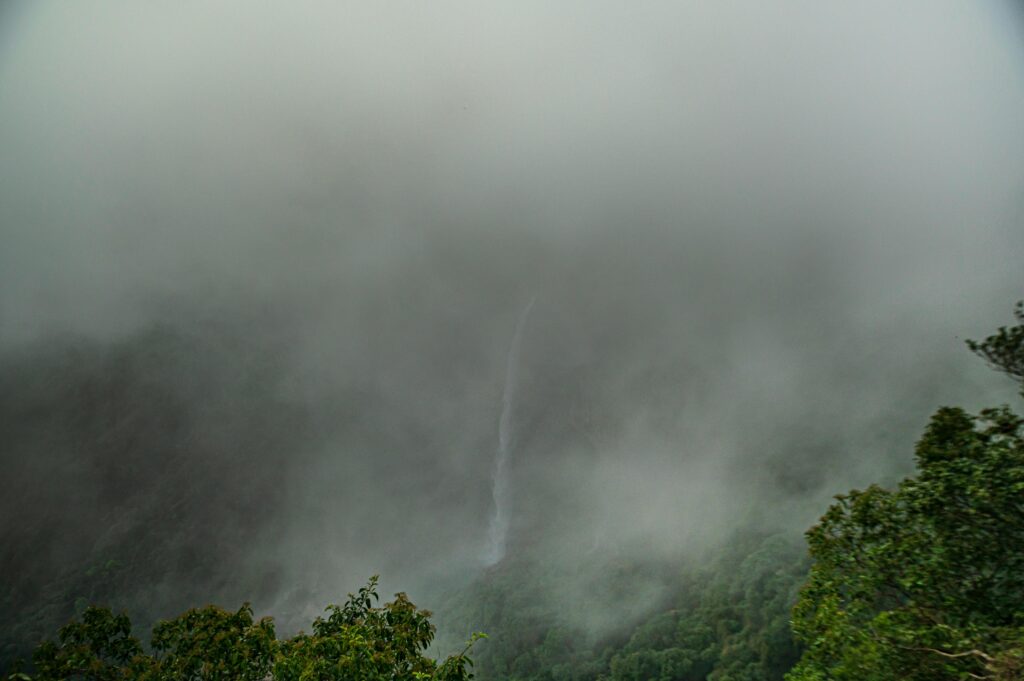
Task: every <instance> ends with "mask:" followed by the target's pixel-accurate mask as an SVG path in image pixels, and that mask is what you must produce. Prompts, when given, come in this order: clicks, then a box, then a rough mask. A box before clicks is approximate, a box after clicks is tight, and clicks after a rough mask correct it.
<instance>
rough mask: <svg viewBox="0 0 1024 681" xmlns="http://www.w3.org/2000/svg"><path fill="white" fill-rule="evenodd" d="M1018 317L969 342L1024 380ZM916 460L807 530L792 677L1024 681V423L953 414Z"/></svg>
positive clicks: (939, 417)
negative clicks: (801, 647) (799, 650)
mask: <svg viewBox="0 0 1024 681" xmlns="http://www.w3.org/2000/svg"><path fill="white" fill-rule="evenodd" d="M1016 315H1017V319H1018V320H1019V321H1020V322H1022V325H1019V326H1017V327H1013V328H1006V327H1004V328H1001V329H999V331H998V332H997V333H996V334H995V335H993V336H990V337H988V338H987V339H985V340H984V341H982V342H973V341H972V342H970V343H969V346H970V348H971V349H972V350H973V351H975V352H976V353H977V354H979V355H981V356H982V357H984V358H985V359H986V360H987V361H988V362H989V363H990V364H991V365H992V366H994V367H995V368H997V369H999V370H1001V371H1003V372H1004V373H1006V374H1007V375H1009V376H1010V377H1012V378H1014V379H1016V380H1019V381H1020V380H1024V308H1022V305H1020V304H1018V306H1017V308H1016ZM1022 394H1024V392H1022ZM916 464H917V475H916V476H915V477H912V478H908V479H906V480H904V481H903V482H902V483H900V485H899V487H898V488H897V489H896V490H892V491H890V490H885V489H882V488H881V487H878V486H876V485H873V486H871V487H869V488H868V489H866V490H863V491H859V490H854V491H852V492H850V493H849V494H846V495H841V496H838V497H836V499H837V501H836V503H835V504H833V505H832V506H831V507H830V508H829V509H828V511H827V512H826V513H825V515H824V516H823V517H822V518H821V521H820V522H819V523H818V524H817V525H816V526H814V527H812V528H811V529H810V530H809V531H808V532H807V540H808V543H809V546H810V553H811V557H812V558H813V560H814V563H813V565H812V568H811V572H810V576H809V579H808V581H807V583H806V584H805V586H804V587H803V589H802V591H801V595H800V599H799V601H798V603H797V605H796V607H795V609H794V613H793V616H794V620H793V629H794V632H795V634H796V636H797V638H798V639H799V640H801V641H802V642H803V643H804V644H805V645H806V650H805V653H804V655H803V657H802V658H801V660H800V662H799V663H798V664H797V666H796V667H795V668H794V669H793V670H792V671H791V672H790V673H789V674H788V675H787V677H786V678H787V679H788V680H789V681H811V680H822V679H836V680H844V679H850V680H854V679H856V680H857V681H871V680H873V679H877V680H879V681H881V680H883V679H884V680H889V679H909V680H913V681H926V680H927V681H930V680H938V679H1021V678H1024V419H1022V418H1021V417H1019V416H1017V415H1016V414H1014V413H1013V412H1011V411H1010V410H1009V408H1007V407H1001V408H998V409H987V410H984V411H982V412H981V413H980V414H978V415H976V416H973V415H970V414H968V413H966V412H965V411H963V410H962V409H958V408H948V407H947V408H943V409H940V410H939V411H938V412H937V413H936V414H935V415H934V416H933V417H932V419H931V423H930V424H929V426H928V428H927V429H926V431H925V434H924V436H923V437H922V438H921V440H920V441H919V442H918V444H917V448H916Z"/></svg>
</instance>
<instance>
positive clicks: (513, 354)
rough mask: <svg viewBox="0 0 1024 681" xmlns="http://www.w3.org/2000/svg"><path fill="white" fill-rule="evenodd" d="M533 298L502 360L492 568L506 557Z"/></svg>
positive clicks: (490, 555)
mask: <svg viewBox="0 0 1024 681" xmlns="http://www.w3.org/2000/svg"><path fill="white" fill-rule="evenodd" d="M536 300H537V299H536V298H533V299H531V300H530V302H529V304H527V306H526V309H525V310H523V313H522V314H521V315H520V316H519V322H518V323H517V324H516V330H515V333H514V334H513V335H512V343H511V345H510V346H509V349H508V357H507V358H506V360H505V389H504V391H503V393H502V396H501V418H500V419H499V420H498V448H497V450H496V451H495V453H494V470H493V473H492V476H493V477H492V488H491V494H492V497H493V499H494V511H493V514H492V515H491V524H490V527H489V529H488V540H489V541H488V550H487V555H486V557H485V560H486V563H487V564H488V565H494V564H495V563H497V562H498V561H500V560H501V559H502V558H503V557H504V556H505V540H506V535H507V534H508V524H509V517H508V502H509V498H508V494H509V481H508V457H509V454H510V450H511V449H512V446H513V445H514V444H515V443H514V441H513V430H514V424H513V418H514V413H513V412H514V407H515V393H516V379H517V377H518V376H517V375H518V373H519V346H520V345H521V344H522V340H523V328H524V327H525V326H526V320H527V319H528V318H529V316H530V310H532V309H533V304H534V302H536Z"/></svg>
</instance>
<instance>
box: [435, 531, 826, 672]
mask: <svg viewBox="0 0 1024 681" xmlns="http://www.w3.org/2000/svg"><path fill="white" fill-rule="evenodd" d="M732 539H733V540H732V541H730V542H729V543H728V548H727V549H725V550H723V551H721V552H719V553H718V555H717V556H715V557H713V558H711V559H710V560H709V561H708V562H707V563H705V564H704V565H698V564H693V565H688V566H679V565H676V566H674V570H673V572H672V574H655V573H654V572H653V571H652V570H650V569H644V568H643V567H641V565H640V564H638V563H630V562H622V563H620V564H619V565H618V566H617V567H615V569H614V570H613V571H612V572H611V573H609V574H604V575H603V576H602V581H601V582H600V586H599V587H598V588H594V589H592V590H590V592H589V593H588V595H587V596H586V597H585V598H583V599H580V600H579V601H578V602H574V603H572V604H570V606H569V607H560V608H552V606H551V605H550V602H551V595H552V594H556V593H558V590H559V589H563V590H564V589H569V588H571V586H572V585H569V584H566V583H564V582H560V581H559V580H560V579H561V580H564V579H566V578H565V576H559V575H558V574H557V573H555V574H543V573H539V571H538V570H536V569H534V570H532V571H531V570H530V568H529V567H528V566H518V565H517V566H511V567H512V569H505V570H501V571H497V572H495V573H493V574H490V575H487V576H485V578H483V579H481V580H480V581H479V582H478V583H476V584H474V585H473V586H472V587H471V588H470V589H468V590H466V591H465V592H463V593H461V594H459V595H458V596H457V598H456V601H455V602H454V603H452V604H450V605H449V611H447V612H443V613H442V614H443V615H444V616H445V617H446V618H448V619H451V620H454V621H458V622H467V623H470V626H472V627H473V628H479V629H481V630H485V631H487V632H488V640H487V641H484V642H482V643H481V645H480V647H479V649H478V651H477V655H476V662H477V670H478V673H479V676H480V678H485V679H522V680H530V681H581V680H584V679H607V680H609V681H611V680H614V681H627V680H628V681H641V680H646V679H657V680H661V679H665V680H668V679H676V680H679V681H691V680H692V681H696V680H701V679H706V678H710V679H716V680H724V679H732V680H751V681H753V680H755V679H773V678H776V679H778V678H782V674H783V673H785V671H786V670H787V669H789V668H790V667H791V666H792V665H793V664H794V663H795V661H796V659H797V657H798V654H799V653H798V650H797V648H796V644H795V643H794V641H793V639H792V636H791V635H790V631H789V619H790V616H789V610H790V608H791V607H792V605H793V603H794V601H795V599H796V594H797V590H798V589H799V587H800V584H801V583H802V582H803V580H804V578H805V576H806V574H807V572H806V570H807V561H806V557H805V550H804V548H803V546H802V545H800V544H799V542H797V541H794V540H793V538H792V537H789V536H780V535H776V536H768V537H763V536H754V535H751V536H734V537H733V538H732ZM576 577H577V578H580V577H581V575H579V574H577V575H576ZM583 578H584V579H585V578H586V577H585V576H583ZM656 582H660V583H663V584H664V585H666V587H668V588H669V589H670V591H668V593H667V595H666V597H665V600H664V602H662V603H660V604H659V606H660V607H657V608H655V609H654V611H653V612H643V613H639V614H632V615H630V614H629V613H628V611H627V608H628V607H629V605H630V601H631V600H633V599H636V598H637V597H638V595H639V594H640V593H641V592H642V591H643V590H644V588H646V587H648V586H649V585H650V584H652V583H656ZM616 603H617V604H618V610H619V612H621V613H622V616H621V618H620V619H619V620H618V621H615V622H605V623H599V622H596V621H595V618H596V617H597V616H598V615H599V614H600V613H602V612H605V611H607V610H610V609H613V608H614V607H615V604H616ZM590 613H597V614H596V615H592V614H590Z"/></svg>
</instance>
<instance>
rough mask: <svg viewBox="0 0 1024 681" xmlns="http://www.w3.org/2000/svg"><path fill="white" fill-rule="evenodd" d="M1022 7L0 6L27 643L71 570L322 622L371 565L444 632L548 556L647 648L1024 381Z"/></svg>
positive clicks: (592, 623) (14, 484)
mask: <svg viewBox="0 0 1024 681" xmlns="http://www.w3.org/2000/svg"><path fill="white" fill-rule="evenodd" d="M1022 31H1024V14H1022V12H1021V10H1020V8H1019V6H1018V5H1016V4H1014V3H1012V2H996V1H993V2H987V3H983V2H978V3H965V2H944V1H935V0H932V1H929V2H924V1H920V2H918V1H914V2H904V3H890V2H857V3H847V4H844V5H838V4H832V3H818V2H797V1H793V2H788V1H787V2H780V3H772V4H768V3H753V2H751V3H732V2H725V3H686V4H684V3H678V4H677V3H644V4H636V3H606V2H601V3H568V2H567V3H557V4H554V3H541V2H515V3H505V4H500V3H491V2H485V3H468V2H463V3H459V2H436V3H403V2H399V3H388V4H385V3H360V4H357V3H333V2H307V1H302V2H289V3H285V4H280V5H277V6H275V7H271V6H270V5H266V4H260V5H258V6H257V5H252V4H249V3H241V2H223V3H214V4H211V3H202V2H175V3H125V2H88V3H64V2H8V3H6V4H3V5H0V471H2V473H0V477H2V478H3V479H4V481H5V482H4V485H3V487H4V493H3V494H2V495H0V577H2V578H0V582H6V583H7V584H8V585H9V586H8V587H5V590H6V592H5V593H0V598H2V599H3V600H2V601H0V603H2V604H3V607H2V608H0V645H2V646H3V649H2V650H0V662H3V661H6V660H8V659H10V658H12V657H14V656H16V655H24V654H25V651H26V650H27V649H28V647H29V646H31V645H34V644H35V643H38V641H39V640H41V639H42V638H45V637H47V636H51V637H52V635H53V631H54V630H55V628H56V627H57V626H59V624H61V623H62V622H63V621H65V620H66V619H68V618H70V617H71V616H73V615H74V614H75V613H76V612H77V611H78V610H80V607H81V601H82V599H86V600H89V601H92V600H101V601H103V602H107V603H109V604H111V605H113V606H115V607H119V608H126V609H128V610H129V611H130V612H132V613H133V614H135V615H137V616H138V617H139V619H140V621H142V622H151V621H153V620H155V619H157V618H162V617H168V616H171V615H174V614H176V613H177V612H179V611H181V610H182V609H184V608H186V607H189V606H191V605H196V604H204V603H208V602H217V603H223V604H226V605H229V606H233V605H236V604H239V603H241V602H243V601H251V602H252V603H253V606H254V608H255V610H256V612H257V614H262V613H273V614H274V615H275V616H276V618H277V622H278V627H279V628H280V629H282V630H285V631H290V630H294V629H297V628H298V627H299V626H302V623H304V622H307V621H308V620H309V619H310V618H311V617H312V616H314V615H316V614H318V613H319V612H321V611H322V608H323V606H324V604H326V603H330V602H338V601H339V600H340V599H342V598H343V597H344V594H345V593H347V592H349V591H353V590H355V589H356V588H358V587H359V586H360V585H361V584H363V583H364V582H365V581H366V578H367V577H368V576H370V575H372V574H378V573H379V574H380V575H381V584H382V588H381V592H382V593H386V594H390V593H392V592H395V591H408V592H409V594H410V596H411V597H413V598H414V600H415V601H416V603H417V604H419V605H422V606H424V607H427V608H430V609H432V610H436V611H438V613H439V620H438V624H439V626H440V629H441V634H442V637H441V638H442V641H444V640H447V639H446V638H445V637H446V636H447V637H451V638H452V639H453V640H462V639H463V638H465V637H466V636H467V635H468V633H469V631H471V630H474V629H476V628H479V627H478V626H476V625H477V623H476V622H475V621H472V622H470V621H467V620H466V619H465V618H464V617H463V616H462V615H460V613H459V612H457V611H450V612H449V610H446V604H451V603H453V602H454V603H459V602H461V601H460V598H465V596H464V595H461V596H460V595H459V594H460V593H462V590H463V589H465V588H468V587H466V585H474V584H475V585H478V588H488V587H487V586H486V585H487V584H488V583H489V582H488V580H498V581H500V580H502V579H509V580H514V579H519V578H520V576H522V575H535V574H540V575H543V577H538V578H537V579H536V581H535V582H532V583H533V587H531V589H534V590H531V593H536V594H538V598H542V599H544V600H546V601H549V602H550V603H551V607H552V608H553V609H561V610H562V614H561V615H560V617H561V618H562V620H564V621H566V622H568V623H569V625H571V626H573V627H576V628H578V629H579V630H583V631H589V632H593V633H594V635H595V636H605V635H614V634H615V628H616V627H617V626H623V623H624V622H635V621H640V620H642V618H643V617H645V616H647V615H649V614H650V613H652V612H656V611H658V609H659V608H661V607H663V606H664V604H665V603H666V602H667V601H666V599H670V598H672V597H673V594H674V593H675V592H676V590H677V587H678V585H677V584H676V583H675V582H674V581H673V579H674V578H672V577H667V576H666V570H670V569H674V568H673V567H672V566H677V565H680V564H687V565H689V564H699V563H700V562H701V561H702V560H705V559H707V560H711V558H709V557H713V556H717V555H720V554H721V552H722V551H726V550H727V549H728V547H729V546H730V544H731V543H732V542H734V541H737V540H736V537H737V536H738V535H741V534H743V533H757V534H759V536H760V535H764V536H783V537H789V538H791V539H792V540H793V541H794V542H799V540H800V535H801V533H802V532H803V531H804V530H805V529H806V528H807V527H808V526H809V525H810V524H812V523H813V522H814V521H815V520H816V519H817V518H818V517H819V516H820V515H821V513H822V512H823V510H824V508H825V507H826V506H827V504H828V502H829V500H830V498H831V497H832V496H833V495H835V494H837V493H841V492H845V491H846V490H848V489H850V488H853V487H865V486H867V485H870V484H871V483H873V482H880V483H883V484H888V485H891V484H893V483H895V482H896V481H897V480H899V479H900V478H901V477H903V476H904V475H907V474H908V473H909V472H910V471H911V470H912V467H913V458H912V457H913V444H914V441H915V440H916V439H917V437H918V436H919V434H920V431H921V429H922V427H923V424H924V423H925V422H926V421H927V419H928V416H929V415H930V414H931V413H932V412H934V411H935V409H936V408H938V407H939V406H941V405H945V404H961V405H965V406H967V407H968V408H971V409H975V408H978V407H980V406H982V405H989V404H998V403H1004V402H1011V401H1013V400H1014V399H1015V397H1014V387H1013V386H1012V385H1009V384H1008V383H1007V382H1006V381H1005V380H1002V379H1001V378H1000V377H999V376H997V375H995V374H992V373H991V372H989V371H988V370H987V369H986V368H985V367H984V365H983V364H982V363H981V362H979V361H977V359H975V358H972V357H971V355H970V354H969V353H968V352H965V351H964V340H965V339H968V338H978V337H982V336H984V335H986V334H987V333H988V332H989V331H990V329H992V328H994V327H995V326H998V325H999V324H1003V323H1006V320H1007V313H1008V311H1009V310H1010V308H1011V306H1012V305H1013V303H1014V302H1015V301H1016V300H1018V299H1020V298H1021V297H1024V294H1022V291H1024V276H1022V268H1021V261H1022V259H1021V255H1022V253H1024V115H1021V112H1024V34H1022ZM623 575H629V583H628V588H623V587H622V582H621V581H620V580H621V579H622V578H623ZM524 579H527V578H524ZM529 579H531V580H532V577H531V578H529ZM493 583H497V582H493ZM502 583H503V584H505V583H511V582H502ZM481 584H483V585H485V586H483V587H480V586H479V585H481ZM549 584H557V585H558V586H557V588H554V587H552V588H549V587H548V586H547V585H549ZM495 588H497V587H495ZM503 588H504V587H503ZM76 609H77V610H76ZM456 610H457V608H456ZM538 617H539V616H538ZM493 638H494V636H493V635H492V639H493ZM490 643H491V641H488V642H485V643H484V645H488V644H490ZM0 669H2V667H0Z"/></svg>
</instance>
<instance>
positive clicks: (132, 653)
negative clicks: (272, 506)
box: [9, 577, 472, 681]
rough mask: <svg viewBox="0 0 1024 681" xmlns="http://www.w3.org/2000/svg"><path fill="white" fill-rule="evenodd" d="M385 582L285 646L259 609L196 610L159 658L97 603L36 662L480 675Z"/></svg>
mask: <svg viewBox="0 0 1024 681" xmlns="http://www.w3.org/2000/svg"><path fill="white" fill-rule="evenodd" d="M376 584H377V578H376V577H374V578H372V579H371V580H370V582H369V584H367V585H366V586H365V587H363V588H362V589H360V590H359V592H358V593H357V594H349V599H348V601H347V602H346V603H345V604H344V605H340V606H339V605H332V606H329V607H328V608H327V613H328V614H327V616H326V617H318V618H317V619H316V621H314V622H313V627H312V633H310V634H304V633H300V634H298V635H297V636H294V637H292V638H290V639H286V640H278V639H277V638H276V637H275V634H274V625H273V622H272V621H271V620H270V618H263V619H260V620H259V621H254V620H253V612H252V609H251V608H250V607H249V606H248V605H244V606H242V607H241V608H240V609H239V610H238V611H237V612H229V611H227V610H222V609H220V608H218V607H216V606H208V607H205V608H202V609H193V610H189V611H188V612H186V613H184V614H183V615H181V616H180V617H177V618H175V619H173V620H169V621H166V622H161V623H159V624H158V625H157V626H156V627H155V628H154V629H153V635H152V640H151V646H150V648H151V650H152V652H151V653H147V652H145V651H144V649H143V647H142V645H141V643H140V642H139V640H138V639H136V638H135V637H134V636H133V635H132V628H131V622H130V621H129V619H128V617H127V616H126V615H123V614H120V615H115V614H114V613H112V612H111V611H110V610H109V609H107V608H96V607H90V608H87V609H86V610H85V612H84V613H83V615H82V617H81V618H80V619H78V620H76V621H74V622H71V623H70V624H68V625H66V626H64V627H63V628H62V629H61V630H60V636H59V641H58V642H52V641H49V642H46V643H44V644H42V645H41V646H39V648H38V649H37V650H36V652H35V655H34V656H33V662H34V668H35V669H34V674H33V676H32V677H29V676H28V675H27V674H23V673H20V672H16V673H13V674H11V675H10V677H9V678H10V679H18V678H22V679H28V678H35V679H37V681H57V680H59V679H79V678H82V679H97V680H102V681H108V680H109V681H114V680H116V679H126V680H127V679H132V680H138V681H143V680H145V681H159V680H163V679H166V680H168V681H169V680H171V679H211V680H212V679H223V680H225V681H227V680H229V679H230V680H232V681H236V680H237V681H262V680H263V679H269V678H272V679H277V680H278V681H300V680H305V679H317V680H319V681H343V680H354V679H360V680H362V681H384V680H387V681H428V680H433V681H460V680H464V679H469V678H472V674H471V673H470V670H469V668H470V667H471V665H472V662H471V660H470V659H469V657H468V656H467V653H468V651H469V646H467V647H466V648H465V649H464V650H463V651H462V652H461V653H458V654H456V655H451V656H449V657H447V658H446V659H445V660H443V661H442V662H440V663H438V661H436V660H434V659H432V658H429V657H426V656H425V655H424V651H426V649H427V648H428V647H429V646H430V643H431V641H432V640H433V638H434V627H433V625H431V623H430V619H429V618H430V613H429V612H428V611H426V610H420V609H417V608H416V606H415V605H413V604H412V603H411V602H410V601H409V599H408V598H407V597H406V596H405V594H401V593H400V594H396V596H395V600H393V601H391V602H390V603H387V604H385V605H384V606H381V607H377V606H375V605H374V603H375V602H376V601H377V599H378V596H377V592H376Z"/></svg>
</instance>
